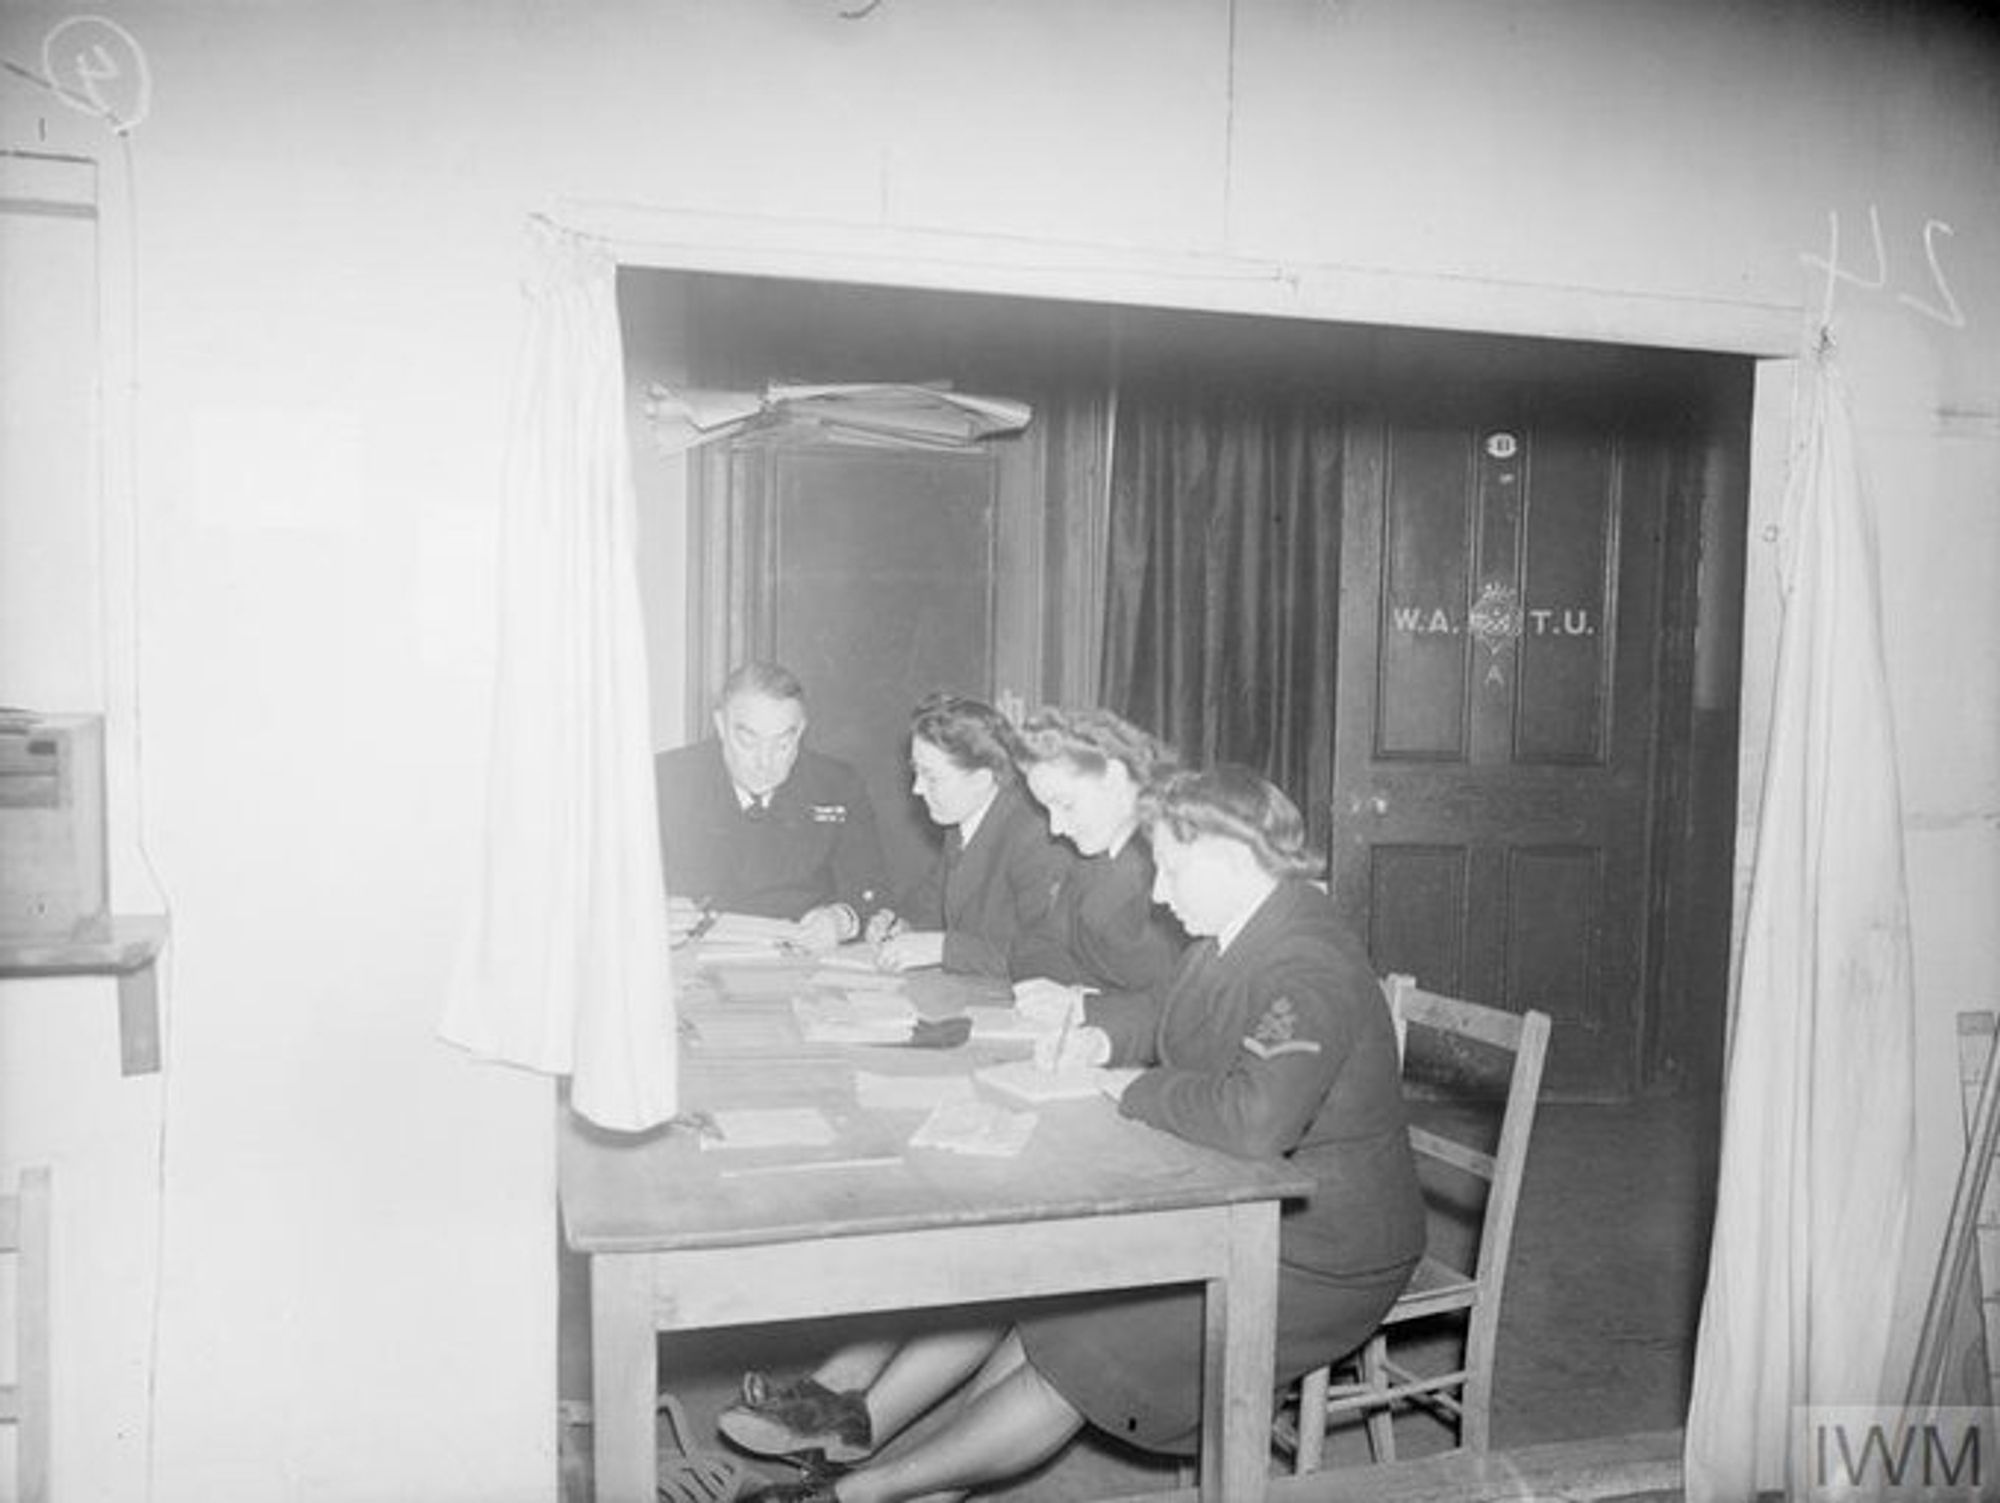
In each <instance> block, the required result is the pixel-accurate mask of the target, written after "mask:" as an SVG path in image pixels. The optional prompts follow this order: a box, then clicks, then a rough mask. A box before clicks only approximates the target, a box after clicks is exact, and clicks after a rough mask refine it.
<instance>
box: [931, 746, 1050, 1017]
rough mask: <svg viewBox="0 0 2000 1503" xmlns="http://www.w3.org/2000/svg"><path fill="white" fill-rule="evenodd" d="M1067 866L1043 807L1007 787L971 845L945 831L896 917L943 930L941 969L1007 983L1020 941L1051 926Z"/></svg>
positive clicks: (954, 830) (1013, 787) (1015, 787)
mask: <svg viewBox="0 0 2000 1503" xmlns="http://www.w3.org/2000/svg"><path fill="white" fill-rule="evenodd" d="M1072 859H1073V857H1072V852H1071V849H1070V847H1069V846H1068V845H1067V844H1066V843H1064V842H1062V841H1060V840H1057V839H1056V838H1055V837H1054V836H1052V835H1051V834H1049V825H1048V820H1047V818H1046V817H1045V816H1044V815H1043V813H1042V810H1041V806H1040V805H1038V804H1037V803H1035V801H1034V800H1033V799H1031V798H1030V797H1028V795H1027V794H1025V793H1024V792H1022V791H1021V789H1020V787H1019V786H1018V785H1015V784H1011V783H1005V784H1002V785H1001V787H1000V790H999V792H998V793H996V794H995V795H994V797H993V802H992V803H991V804H990V805H989V806H988V807H987V810H986V814H985V817H984V818H982V819H981V820H980V821H979V827H978V828H977V829H976V830H974V831H973V832H972V843H971V844H970V845H965V846H961V844H960V836H959V832H958V827H957V826H956V825H954V826H952V827H951V828H950V829H948V830H946V831H945V837H944V849H943V850H942V851H941V852H940V853H939V855H938V859H937V863H936V864H935V865H934V866H933V867H932V868H931V869H930V871H929V872H928V873H926V874H925V876H924V879H923V881H921V882H920V883H918V884H917V886H916V887H915V888H914V889H913V890H912V891H911V892H910V894H909V896H908V897H907V898H906V899H905V900H904V901H902V902H900V903H898V904H897V905H896V911H897V913H899V914H900V915H901V916H902V918H903V921H904V922H905V923H907V924H908V925H909V926H910V927H911V928H913V929H923V930H942V931H944V968H945V969H946V970H948V971H960V972H966V973H970V974H973V975H981V976H1005V977H1008V978H1010V979H1011V978H1012V977H1014V976H1015V975H1016V974H1017V973H1016V971H1015V965H1014V962H1015V952H1016V950H1017V949H1019V948H1020V945H1021V942H1022V939H1023V936H1025V935H1029V934H1032V933H1033V932H1034V931H1036V930H1037V929H1039V928H1040V927H1041V926H1042V925H1043V924H1045V923H1046V922H1047V921H1048V915H1049V909H1050V907H1051V906H1052V905H1053V904H1054V902H1055V895H1056V889H1057V888H1058V887H1060V886H1061V885H1062V880H1063V876H1064V874H1065V873H1066V872H1067V871H1068V870H1069V867H1070V864H1071V861H1072Z"/></svg>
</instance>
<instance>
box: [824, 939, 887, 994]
mask: <svg viewBox="0 0 2000 1503" xmlns="http://www.w3.org/2000/svg"><path fill="white" fill-rule="evenodd" d="M813 958H814V960H815V961H817V962H818V964H819V966H820V968H821V969H822V970H826V971H845V972H849V973H851V974H850V975H849V977H848V979H849V980H853V979H854V978H855V977H856V976H865V977H868V978H870V979H871V980H874V981H878V982H884V983H886V984H888V985H890V986H896V985H899V984H900V982H899V981H898V978H897V976H896V974H895V972H893V971H885V970H883V969H882V968H881V967H880V966H879V965H877V964H876V963H875V947H874V946H873V945H871V944H868V943H867V942H865V941H862V940H855V941H853V942H851V943H848V944H844V945H836V946H834V947H833V948H832V949H831V950H827V951H824V952H822V953H821V954H819V955H816V956H814V957H813Z"/></svg>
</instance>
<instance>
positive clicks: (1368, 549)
mask: <svg viewBox="0 0 2000 1503" xmlns="http://www.w3.org/2000/svg"><path fill="white" fill-rule="evenodd" d="M1353 444H1354V447H1353V449H1352V451H1351V453H1350V457H1349V458H1350V462H1349V466H1348V472H1349V474H1350V475H1351V476H1352V477H1354V482H1353V485H1352V487H1351V489H1350V490H1349V491H1348V493H1347V496H1346V500H1345V520H1344V528H1343V543H1342V548H1343V554H1342V605H1341V641H1342V648H1341V658H1340V697H1339V710H1338V717H1339V718H1338V721H1337V726H1336V742H1337V753H1336V769H1335V778H1334V809H1333V818H1334V825H1335V839H1334V870H1333V885H1334V893H1335V897H1336V900H1337V901H1338V902H1339V903H1340V905H1341V907H1342V908H1343V910H1344V911H1345V912H1346V913H1347V914H1348V916H1349V918H1350V920H1351V921H1353V922H1354V923H1355V924H1356V926H1357V928H1358V929H1359V930H1360V932H1362V933H1364V934H1365V935H1366V936H1367V940H1368V945H1369V951H1370V956H1371V958H1372V960H1373V962H1374V964H1375V965H1376V967H1377V968H1378V969H1379V970H1382V971H1385V972H1386V971H1407V972H1410V973H1412V974H1414V975H1415V976H1416V977H1417V978H1418V980H1419V981H1420V982H1422V983H1423V984H1424V985H1426V986H1431V987H1435V988H1437V989H1439V990H1443V991H1448V992H1453V993H1456V994H1459V995H1463V996H1468V997H1471V998H1473V999H1475V1000H1479V1001H1484V1002H1490V1003H1494V1004H1497V1005H1501V1006H1508V1007H1513V1008H1516V1009H1520V1008H1525V1007H1529V1006H1535V1007H1540V1008H1543V1009H1544V1010H1546V1011H1548V1012H1549V1013H1550V1014H1551V1015H1552V1016H1553V1017H1554V1018H1555V1019H1556V1020H1557V1023H1558V1027H1557V1030H1556V1036H1555V1044H1554V1046H1553V1049H1552V1054H1551V1062H1550V1072H1549V1075H1550V1084H1551V1086H1552V1087H1553V1088H1555V1089H1558V1090H1563V1091H1567V1092H1572V1093H1581V1094H1593V1095H1597V1094H1623V1093H1625V1092H1626V1091H1628V1090H1629V1089H1630V1088H1631V1086H1632V1084H1633V1079H1634V1068H1635V1063H1636V1061H1635V1059H1634V1056H1633V1051H1634V1043H1635V1040H1636V1038H1637V1022H1638V1017H1639V1009H1640V988H1641V984H1642V980H1643V976H1644V950H1645V934H1646V886H1645V883H1646V873H1647V855H1648V847H1647V840H1648V830H1649V782H1648V760H1649V759H1648V747H1649V738H1650V735H1651V716H1652V674H1653V661H1654V658H1653V645H1654V639H1655V636H1656V633H1657V630H1658V623H1657V615H1658V597H1659V581H1658V576H1659V569H1660V554H1659V517H1660V513H1661V509H1662V506H1663V494H1664V487H1665V475H1666V467H1665V465H1664V463H1663V462H1662V458H1661V451H1660V448H1659V446H1658V445H1657V444H1655V443H1649V442H1642V441H1639V440H1635V439H1630V438H1627V437H1625V436H1623V435H1621V434H1620V433H1619V432H1617V431H1616V430H1615V429H1613V428H1610V427H1608V426H1605V425H1603V424H1600V423H1598V422H1596V421H1593V420H1587V419H1585V418H1582V417H1576V418H1566V417H1564V416H1562V415H1561V414H1559V413H1558V414H1542V415H1539V416H1535V417H1533V418H1529V417H1526V416H1524V415H1520V414H1517V413H1513V412H1509V411H1508V410H1507V409H1506V408H1504V407H1498V406H1496V407H1494V408H1489V409H1488V410H1487V412H1485V413H1462V414H1450V415H1447V416H1444V417H1439V416H1436V415H1431V416H1427V417H1424V418H1421V419H1417V420H1410V421H1394V420H1377V421H1373V422H1362V423H1358V424H1357V425H1356V431H1355V438H1354V440H1353Z"/></svg>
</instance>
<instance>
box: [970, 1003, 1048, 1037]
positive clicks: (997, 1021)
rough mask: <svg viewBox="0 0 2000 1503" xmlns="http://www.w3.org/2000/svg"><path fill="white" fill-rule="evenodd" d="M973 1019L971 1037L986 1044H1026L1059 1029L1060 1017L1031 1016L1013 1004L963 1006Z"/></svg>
mask: <svg viewBox="0 0 2000 1503" xmlns="http://www.w3.org/2000/svg"><path fill="white" fill-rule="evenodd" d="M965 1015H966V1016H967V1017H968V1018H970V1019H972V1036H973V1037H974V1038H976V1039H980V1040H983V1041H985V1042H987V1043H1026V1044H1032V1043H1034V1042H1035V1041H1036V1040H1037V1039H1040V1038H1042V1037H1044V1036H1045V1035H1048V1034H1052V1033H1059V1032H1061V1031H1062V1020H1061V1019H1060V1018H1048V1019H1038V1018H1031V1017H1028V1016H1027V1015H1025V1014H1024V1013H1022V1012H1020V1011H1019V1010H1018V1009H1016V1008H1012V1007H995V1006H989V1005H987V1004H985V1003H977V1002H975V1003H973V1004H971V1005H970V1006H968V1007H967V1008H966V1009H965Z"/></svg>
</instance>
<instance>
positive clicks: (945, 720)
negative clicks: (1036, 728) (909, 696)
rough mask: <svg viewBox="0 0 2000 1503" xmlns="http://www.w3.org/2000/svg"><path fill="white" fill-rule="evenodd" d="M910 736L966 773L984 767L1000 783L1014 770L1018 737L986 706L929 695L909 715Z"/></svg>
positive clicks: (949, 696) (1009, 779)
mask: <svg viewBox="0 0 2000 1503" xmlns="http://www.w3.org/2000/svg"><path fill="white" fill-rule="evenodd" d="M910 734H911V735H912V736H914V737H916V739H917V740H919V741H927V742H929V743H930V744H931V745H932V746H935V747H936V748H937V749H938V750H939V751H941V752H943V753H944V754H945V755H946V756H947V757H949V758H951V760H952V765H953V766H955V767H958V768H960V769H962V770H964V771H966V772H976V771H978V770H979V769H980V768H982V767H984V768H985V769H986V770H987V771H988V772H990V773H992V774H993V776H994V777H995V778H997V779H998V780H999V781H1000V782H1002V783H1011V782H1013V781H1014V779H1015V778H1016V777H1017V776H1018V774H1017V773H1016V772H1015V770H1014V760H1015V756H1016V754H1017V753H1018V751H1019V749H1020V737H1019V735H1018V734H1017V733H1016V731H1015V730H1014V727H1013V726H1012V725H1011V724H1010V723H1009V722H1008V720H1007V717H1006V716H1005V715H1002V714H1001V713H1000V712H999V711H998V710H996V709H994V708H993V706H991V705H989V704H984V703H982V702H981V701H979V700H976V699H962V698H960V697H959V696H958V695H956V694H944V693H938V694H930V695H926V696H925V697H924V699H923V700H922V701H921V702H920V703H919V704H918V705H917V708H916V709H915V710H914V711H913V712H912V713H911V715H910Z"/></svg>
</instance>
